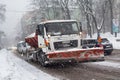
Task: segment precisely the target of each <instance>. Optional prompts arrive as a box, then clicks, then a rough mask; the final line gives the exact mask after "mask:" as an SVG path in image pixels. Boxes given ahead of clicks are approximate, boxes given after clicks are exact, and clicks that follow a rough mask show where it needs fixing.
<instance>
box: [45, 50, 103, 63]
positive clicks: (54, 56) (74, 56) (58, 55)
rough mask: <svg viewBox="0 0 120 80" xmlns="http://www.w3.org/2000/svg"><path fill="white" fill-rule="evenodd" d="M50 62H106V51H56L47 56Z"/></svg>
mask: <svg viewBox="0 0 120 80" xmlns="http://www.w3.org/2000/svg"><path fill="white" fill-rule="evenodd" d="M47 58H48V59H49V61H60V62H61V61H67V60H76V61H78V62H79V61H89V60H104V51H103V49H102V48H94V49H80V50H69V51H56V52H50V53H48V54H47Z"/></svg>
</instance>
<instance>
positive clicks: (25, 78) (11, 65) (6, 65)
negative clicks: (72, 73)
mask: <svg viewBox="0 0 120 80" xmlns="http://www.w3.org/2000/svg"><path fill="white" fill-rule="evenodd" d="M0 63H1V64H0V80H59V79H57V78H54V77H52V76H51V75H49V74H47V73H44V72H42V71H40V70H39V69H37V68H35V67H34V66H32V65H30V64H28V63H27V62H25V61H24V60H21V59H19V58H17V57H16V56H15V55H14V54H12V53H11V52H10V51H7V50H6V49H2V50H1V51H0Z"/></svg>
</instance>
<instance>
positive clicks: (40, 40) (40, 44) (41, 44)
mask: <svg viewBox="0 0 120 80" xmlns="http://www.w3.org/2000/svg"><path fill="white" fill-rule="evenodd" d="M37 30H38V47H39V48H45V47H46V46H45V42H44V26H43V25H41V24H40V25H38V26H37V29H36V31H37Z"/></svg>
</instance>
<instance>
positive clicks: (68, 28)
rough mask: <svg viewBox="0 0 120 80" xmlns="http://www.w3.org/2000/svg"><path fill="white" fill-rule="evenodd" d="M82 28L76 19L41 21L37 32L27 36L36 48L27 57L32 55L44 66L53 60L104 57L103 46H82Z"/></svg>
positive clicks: (31, 44) (27, 40)
mask: <svg viewBox="0 0 120 80" xmlns="http://www.w3.org/2000/svg"><path fill="white" fill-rule="evenodd" d="M81 30H82V28H81V26H78V23H77V21H76V20H50V21H44V22H41V23H39V24H38V25H37V26H36V31H35V33H33V34H31V35H29V36H27V37H25V41H26V42H27V43H28V44H29V45H30V46H31V47H32V48H34V49H33V50H31V51H32V52H27V55H28V57H27V58H28V59H29V57H31V56H32V58H33V60H36V61H38V62H40V64H41V65H42V66H46V65H47V64H50V63H53V62H66V61H68V62H70V61H78V62H79V61H86V60H97V59H104V51H103V47H93V48H86V49H83V48H82V46H81V40H82V34H81Z"/></svg>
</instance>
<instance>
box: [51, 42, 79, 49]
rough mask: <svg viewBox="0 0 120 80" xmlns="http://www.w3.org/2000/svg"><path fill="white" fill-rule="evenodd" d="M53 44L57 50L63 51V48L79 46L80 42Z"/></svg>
mask: <svg viewBox="0 0 120 80" xmlns="http://www.w3.org/2000/svg"><path fill="white" fill-rule="evenodd" d="M53 44H54V48H55V49H56V50H58V49H62V48H74V47H77V46H78V40H70V41H61V42H54V43H53Z"/></svg>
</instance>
